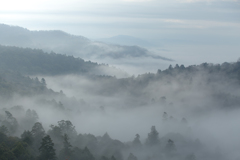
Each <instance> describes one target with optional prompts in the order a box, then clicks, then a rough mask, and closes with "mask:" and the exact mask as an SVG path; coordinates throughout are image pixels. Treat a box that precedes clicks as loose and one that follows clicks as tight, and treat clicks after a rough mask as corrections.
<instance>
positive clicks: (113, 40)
mask: <svg viewBox="0 0 240 160" xmlns="http://www.w3.org/2000/svg"><path fill="white" fill-rule="evenodd" d="M96 40H97V41H101V42H105V43H109V44H119V45H128V46H129V45H130V46H141V47H151V46H153V44H151V43H150V42H148V41H145V40H142V39H140V38H136V37H132V36H128V35H117V36H113V37H110V38H101V39H96Z"/></svg>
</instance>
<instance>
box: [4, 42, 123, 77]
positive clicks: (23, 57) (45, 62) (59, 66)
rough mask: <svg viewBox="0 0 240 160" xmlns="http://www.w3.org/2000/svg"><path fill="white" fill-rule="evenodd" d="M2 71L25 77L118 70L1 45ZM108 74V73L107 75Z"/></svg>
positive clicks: (79, 59)
mask: <svg viewBox="0 0 240 160" xmlns="http://www.w3.org/2000/svg"><path fill="white" fill-rule="evenodd" d="M0 69H2V70H13V71H16V72H20V73H22V74H25V75H37V74H38V75H39V74H44V75H59V74H86V73H89V74H104V72H103V70H104V69H106V70H107V69H109V70H111V69H112V70H115V71H116V73H117V72H120V71H119V70H117V69H113V68H110V67H108V66H107V65H99V64H97V63H93V62H90V61H88V62H87V61H84V60H83V59H81V58H74V57H73V56H66V55H61V54H56V53H53V52H52V53H50V54H48V53H45V52H43V51H42V50H36V49H29V48H18V47H9V46H1V45H0ZM101 69H102V71H101ZM106 74H107V73H106Z"/></svg>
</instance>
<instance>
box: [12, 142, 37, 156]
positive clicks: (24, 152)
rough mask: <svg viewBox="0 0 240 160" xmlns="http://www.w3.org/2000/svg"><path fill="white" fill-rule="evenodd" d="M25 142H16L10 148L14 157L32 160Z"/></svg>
mask: <svg viewBox="0 0 240 160" xmlns="http://www.w3.org/2000/svg"><path fill="white" fill-rule="evenodd" d="M27 146H28V145H27V144H26V143H24V142H18V143H17V144H16V146H15V147H14V148H13V149H12V152H13V153H14V155H15V157H16V158H17V159H18V160H32V159H34V158H33V156H32V155H30V153H29V150H28V148H27Z"/></svg>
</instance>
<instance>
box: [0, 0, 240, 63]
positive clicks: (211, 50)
mask: <svg viewBox="0 0 240 160" xmlns="http://www.w3.org/2000/svg"><path fill="white" fill-rule="evenodd" d="M0 23H6V24H10V25H18V26H22V27H25V28H28V29H30V30H50V29H59V30H64V31H66V32H68V33H71V34H76V35H82V36H85V37H87V38H91V39H97V38H106V37H111V36H116V35H130V36H135V37H139V38H142V39H145V40H148V41H149V42H151V43H154V44H156V45H158V46H159V48H161V49H163V50H159V54H160V55H162V56H165V57H168V58H172V59H175V60H176V61H179V62H180V63H187V62H188V60H186V58H188V59H189V58H191V60H192V63H200V62H205V61H206V62H213V63H221V62H223V61H236V60H237V59H238V58H239V57H240V56H239V55H240V54H239V49H240V47H239V46H240V0H34V1H32V0H21V1H18V0H8V1H4V2H2V3H1V5H0ZM189 55H190V57H189ZM191 56H194V57H191ZM206 56H208V57H209V58H206ZM189 64H190V62H189Z"/></svg>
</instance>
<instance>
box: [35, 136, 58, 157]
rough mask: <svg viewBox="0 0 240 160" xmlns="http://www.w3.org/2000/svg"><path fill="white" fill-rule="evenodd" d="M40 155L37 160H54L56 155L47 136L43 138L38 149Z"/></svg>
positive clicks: (52, 144)
mask: <svg viewBox="0 0 240 160" xmlns="http://www.w3.org/2000/svg"><path fill="white" fill-rule="evenodd" d="M39 152H40V155H39V156H38V158H37V159H38V160H55V159H57V158H56V153H55V149H54V143H53V142H52V139H51V137H50V136H49V135H47V136H45V137H43V139H42V142H41V146H40V147H39Z"/></svg>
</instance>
